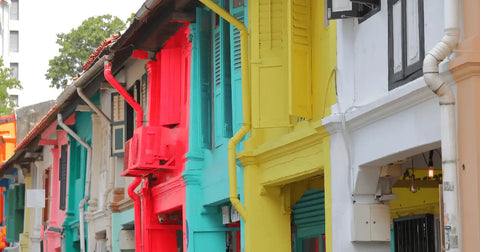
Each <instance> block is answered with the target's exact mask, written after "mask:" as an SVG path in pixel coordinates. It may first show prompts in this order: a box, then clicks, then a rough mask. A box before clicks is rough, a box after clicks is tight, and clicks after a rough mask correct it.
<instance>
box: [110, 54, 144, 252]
mask: <svg viewBox="0 0 480 252" xmlns="http://www.w3.org/2000/svg"><path fill="white" fill-rule="evenodd" d="M103 74H104V76H105V79H106V80H107V81H108V83H110V84H111V85H112V86H113V87H114V88H115V90H117V92H118V93H119V94H120V95H121V96H122V97H123V98H124V99H125V101H126V102H127V103H128V104H129V105H130V106H131V107H132V108H133V109H134V110H135V112H137V125H136V127H137V128H138V127H142V126H143V109H142V106H140V104H138V103H137V102H136V101H135V100H134V99H133V98H132V96H130V94H129V93H128V92H127V91H126V90H125V89H124V88H123V87H122V85H121V84H120V83H118V81H117V80H116V79H115V77H114V76H113V75H112V63H111V62H110V61H105V63H104V71H103ZM141 182H142V179H141V178H135V180H133V182H132V183H131V184H130V185H129V186H128V196H129V197H130V198H131V199H132V200H133V202H134V211H135V227H136V228H135V251H143V239H142V203H141V199H140V196H139V195H138V194H137V193H136V192H135V191H134V190H135V188H137V186H138V185H140V183H141Z"/></svg>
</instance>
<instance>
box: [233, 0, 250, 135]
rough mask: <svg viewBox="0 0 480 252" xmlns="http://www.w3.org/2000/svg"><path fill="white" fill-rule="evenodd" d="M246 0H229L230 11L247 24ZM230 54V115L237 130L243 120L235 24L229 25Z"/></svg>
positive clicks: (240, 68) (240, 72) (238, 36)
mask: <svg viewBox="0 0 480 252" xmlns="http://www.w3.org/2000/svg"><path fill="white" fill-rule="evenodd" d="M246 4H247V2H246V1H245V0H230V13H231V14H232V15H233V16H234V17H235V18H236V19H238V20H239V21H240V22H242V23H244V24H245V25H247V23H248V21H247V13H246V10H247V6H246ZM230 38H231V40H230V55H231V63H230V67H231V76H232V77H231V78H232V112H233V113H232V117H233V122H234V123H235V124H236V127H235V128H234V129H233V131H237V130H238V129H240V127H241V123H242V122H243V117H242V111H241V109H237V110H235V108H241V107H242V106H241V104H242V59H241V53H242V50H241V45H240V31H239V30H238V29H237V28H235V26H233V25H230Z"/></svg>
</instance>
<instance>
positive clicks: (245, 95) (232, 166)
mask: <svg viewBox="0 0 480 252" xmlns="http://www.w3.org/2000/svg"><path fill="white" fill-rule="evenodd" d="M199 1H200V2H202V3H203V4H204V5H205V6H207V7H208V8H209V9H210V10H212V11H213V12H215V13H216V14H218V15H219V16H220V17H222V18H223V19H224V20H225V21H227V22H228V23H230V24H231V25H233V26H234V27H235V28H237V29H238V30H239V31H240V59H241V66H242V110H243V123H242V125H243V126H242V127H241V128H240V130H239V131H238V132H237V133H235V135H234V136H233V137H232V138H230V140H229V141H228V147H227V149H228V179H229V198H230V202H231V203H232V206H233V207H235V209H237V212H238V213H239V214H240V216H241V217H242V219H243V221H245V222H246V221H247V210H246V208H245V206H244V205H243V204H242V202H241V201H240V199H239V198H238V192H237V165H236V163H237V157H236V146H237V144H238V142H240V140H242V138H243V137H245V135H247V134H248V132H249V131H250V129H251V123H250V117H251V107H250V105H251V104H250V95H251V94H250V75H249V74H250V69H249V67H250V66H249V61H248V30H247V27H246V26H245V24H244V23H242V22H241V21H240V20H238V19H236V18H235V17H234V16H232V15H231V14H230V13H228V12H227V11H226V10H224V9H223V8H222V7H220V6H218V5H217V4H216V3H214V2H213V1H212V0H199Z"/></svg>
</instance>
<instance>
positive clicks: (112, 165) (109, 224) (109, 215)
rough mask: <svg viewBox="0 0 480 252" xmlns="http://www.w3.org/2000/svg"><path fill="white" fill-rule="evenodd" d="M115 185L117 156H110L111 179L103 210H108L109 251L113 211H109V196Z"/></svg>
mask: <svg viewBox="0 0 480 252" xmlns="http://www.w3.org/2000/svg"><path fill="white" fill-rule="evenodd" d="M114 187H115V157H110V181H109V182H108V187H107V190H105V193H104V194H103V202H104V203H103V211H104V212H107V230H106V231H107V251H112V212H111V211H109V209H108V205H109V200H108V199H109V196H110V193H111V192H113V189H114Z"/></svg>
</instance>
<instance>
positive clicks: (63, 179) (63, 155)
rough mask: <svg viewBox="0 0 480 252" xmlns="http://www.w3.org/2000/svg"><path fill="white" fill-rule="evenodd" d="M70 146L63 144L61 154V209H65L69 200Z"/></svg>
mask: <svg viewBox="0 0 480 252" xmlns="http://www.w3.org/2000/svg"><path fill="white" fill-rule="evenodd" d="M67 151H68V146H67V145H62V148H61V154H60V155H61V156H60V164H59V167H60V171H59V178H58V179H59V180H60V205H59V209H60V210H65V205H66V200H67V166H68V163H67V160H68V158H67V154H68V152H67Z"/></svg>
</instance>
